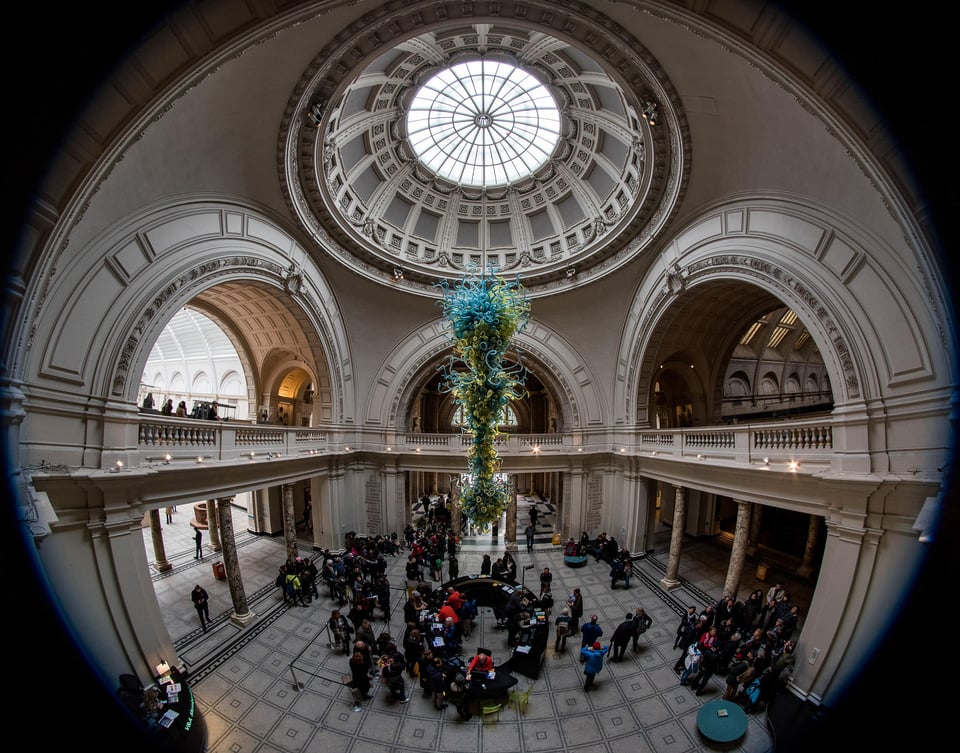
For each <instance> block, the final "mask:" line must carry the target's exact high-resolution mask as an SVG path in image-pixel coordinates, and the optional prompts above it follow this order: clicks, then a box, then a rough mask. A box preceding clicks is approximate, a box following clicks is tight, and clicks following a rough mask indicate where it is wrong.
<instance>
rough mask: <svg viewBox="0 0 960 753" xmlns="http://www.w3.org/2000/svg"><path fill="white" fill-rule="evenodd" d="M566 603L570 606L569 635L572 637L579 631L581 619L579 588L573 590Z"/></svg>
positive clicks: (581, 600) (581, 606)
mask: <svg viewBox="0 0 960 753" xmlns="http://www.w3.org/2000/svg"><path fill="white" fill-rule="evenodd" d="M567 603H568V604H569V605H570V635H574V634H575V633H577V631H579V630H580V620H581V619H582V618H583V596H582V595H581V593H580V589H579V588H575V589H573V593H571V594H570V597H569V598H568V599H567Z"/></svg>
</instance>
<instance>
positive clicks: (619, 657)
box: [610, 612, 633, 661]
mask: <svg viewBox="0 0 960 753" xmlns="http://www.w3.org/2000/svg"><path fill="white" fill-rule="evenodd" d="M631 638H633V615H632V614H631V613H630V612H627V614H626V616H625V617H624V618H623V622H621V623H620V624H619V625H617V627H616V629H615V630H614V631H613V635H611V636H610V644H611V646H612V649H613V650H612V653H611V654H610V660H611V661H623V655H624V654H625V653H627V646H628V645H629V644H630V639H631Z"/></svg>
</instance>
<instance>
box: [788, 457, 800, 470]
mask: <svg viewBox="0 0 960 753" xmlns="http://www.w3.org/2000/svg"><path fill="white" fill-rule="evenodd" d="M787 467H788V468H789V469H790V470H791V471H795V470H797V469H798V468H799V467H800V463H798V462H797V461H796V460H791V461H790V463H789V465H788V466H787Z"/></svg>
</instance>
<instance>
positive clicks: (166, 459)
mask: <svg viewBox="0 0 960 753" xmlns="http://www.w3.org/2000/svg"><path fill="white" fill-rule="evenodd" d="M171 460H173V458H172V457H170V453H167V454H166V455H164V456H163V464H164V465H170V461H171Z"/></svg>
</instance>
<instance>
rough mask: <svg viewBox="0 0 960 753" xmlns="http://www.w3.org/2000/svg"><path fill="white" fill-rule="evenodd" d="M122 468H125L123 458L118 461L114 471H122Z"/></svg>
mask: <svg viewBox="0 0 960 753" xmlns="http://www.w3.org/2000/svg"><path fill="white" fill-rule="evenodd" d="M122 470H123V461H122V460H118V461H117V462H116V465H114V468H113V472H114V473H119V472H120V471H122Z"/></svg>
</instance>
